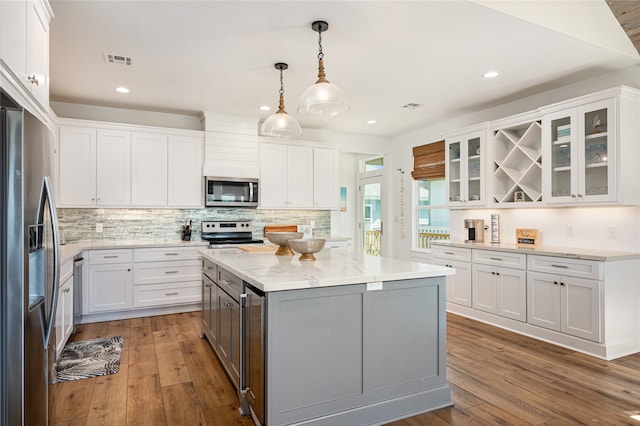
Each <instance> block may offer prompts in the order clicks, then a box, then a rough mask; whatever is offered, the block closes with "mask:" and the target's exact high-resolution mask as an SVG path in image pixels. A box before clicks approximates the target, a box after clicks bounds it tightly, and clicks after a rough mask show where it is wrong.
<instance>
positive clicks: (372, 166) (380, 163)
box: [364, 157, 384, 172]
mask: <svg viewBox="0 0 640 426" xmlns="http://www.w3.org/2000/svg"><path fill="white" fill-rule="evenodd" d="M383 168H384V159H383V158H382V157H376V158H372V159H369V160H365V161H364V171H365V172H370V171H372V170H382V169H383Z"/></svg>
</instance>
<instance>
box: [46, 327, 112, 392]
mask: <svg viewBox="0 0 640 426" xmlns="http://www.w3.org/2000/svg"><path fill="white" fill-rule="evenodd" d="M123 341H124V338H123V337H122V336H116V337H109V338H107V339H95V340H83V341H80V342H69V343H67V345H66V346H65V347H64V349H63V350H62V353H61V354H60V357H59V358H58V361H57V363H56V370H57V379H58V382H69V381H71V380H79V379H86V378H89V377H97V376H106V375H107V374H115V373H117V372H118V371H119V370H120V353H121V352H122V342H123Z"/></svg>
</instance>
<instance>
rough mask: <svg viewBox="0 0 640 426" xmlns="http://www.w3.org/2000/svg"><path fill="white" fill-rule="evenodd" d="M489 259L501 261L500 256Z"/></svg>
mask: <svg viewBox="0 0 640 426" xmlns="http://www.w3.org/2000/svg"><path fill="white" fill-rule="evenodd" d="M489 259H491V260H497V261H502V258H501V257H490V258H489Z"/></svg>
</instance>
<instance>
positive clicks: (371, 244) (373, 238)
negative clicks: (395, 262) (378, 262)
mask: <svg viewBox="0 0 640 426" xmlns="http://www.w3.org/2000/svg"><path fill="white" fill-rule="evenodd" d="M381 247H382V232H381V231H364V252H365V254H372V255H374V256H380V248H381Z"/></svg>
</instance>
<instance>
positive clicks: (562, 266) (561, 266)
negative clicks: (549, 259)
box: [551, 263, 569, 269]
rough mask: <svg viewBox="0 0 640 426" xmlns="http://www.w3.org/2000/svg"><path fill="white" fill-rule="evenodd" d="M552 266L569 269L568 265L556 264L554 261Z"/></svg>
mask: <svg viewBox="0 0 640 426" xmlns="http://www.w3.org/2000/svg"><path fill="white" fill-rule="evenodd" d="M551 266H553V267H554V268H562V269H569V267H568V266H567V265H556V264H553V263H552V264H551Z"/></svg>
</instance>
